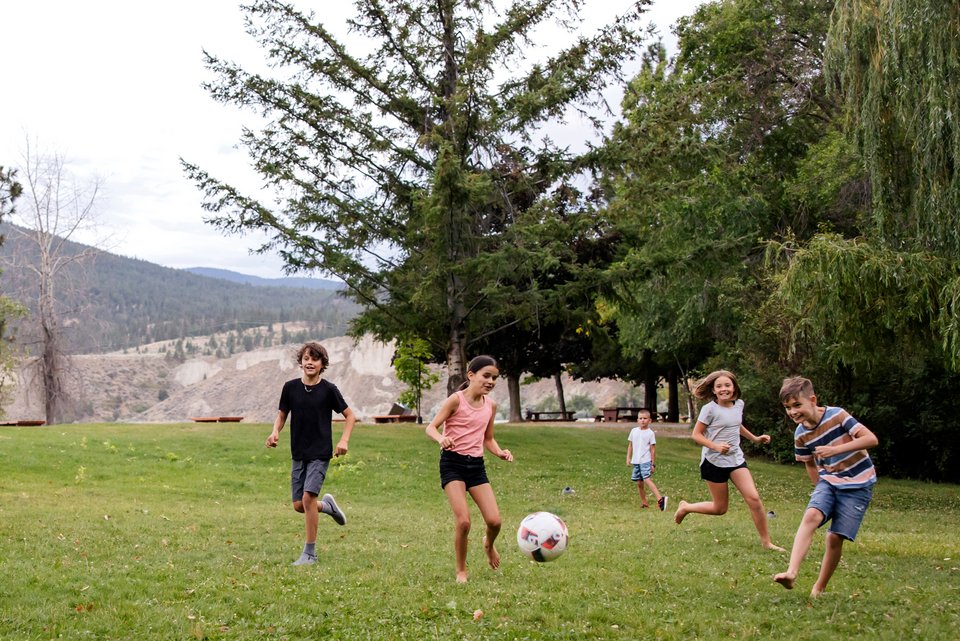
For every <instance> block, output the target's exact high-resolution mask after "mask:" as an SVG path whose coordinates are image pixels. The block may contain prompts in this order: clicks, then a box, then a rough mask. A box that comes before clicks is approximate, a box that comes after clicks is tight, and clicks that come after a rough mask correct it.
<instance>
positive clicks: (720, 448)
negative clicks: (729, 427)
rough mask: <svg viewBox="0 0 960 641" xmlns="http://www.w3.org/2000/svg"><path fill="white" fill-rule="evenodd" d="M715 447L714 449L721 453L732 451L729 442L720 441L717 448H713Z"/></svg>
mask: <svg viewBox="0 0 960 641" xmlns="http://www.w3.org/2000/svg"><path fill="white" fill-rule="evenodd" d="M713 449H714V450H715V451H717V452H719V453H720V454H726V453H727V452H729V451H730V444H729V443H720V444H719V445H717V446H716V447H715V448H713Z"/></svg>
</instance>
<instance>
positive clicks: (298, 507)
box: [293, 501, 303, 514]
mask: <svg viewBox="0 0 960 641" xmlns="http://www.w3.org/2000/svg"><path fill="white" fill-rule="evenodd" d="M293 509H294V510H295V511H297V512H299V513H300V514H303V501H294V502H293Z"/></svg>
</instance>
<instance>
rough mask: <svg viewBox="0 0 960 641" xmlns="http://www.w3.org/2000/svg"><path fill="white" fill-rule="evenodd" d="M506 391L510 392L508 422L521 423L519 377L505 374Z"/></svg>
mask: <svg viewBox="0 0 960 641" xmlns="http://www.w3.org/2000/svg"><path fill="white" fill-rule="evenodd" d="M507 392H509V394H510V422H511V423H522V422H523V415H522V414H521V412H520V378H519V377H517V376H511V375H510V374H507Z"/></svg>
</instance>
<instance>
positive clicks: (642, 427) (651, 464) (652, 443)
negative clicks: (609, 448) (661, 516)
mask: <svg viewBox="0 0 960 641" xmlns="http://www.w3.org/2000/svg"><path fill="white" fill-rule="evenodd" d="M650 420H651V417H650V411H649V410H645V409H642V410H640V411H639V412H638V413H637V426H636V427H635V428H633V429H632V430H630V435H629V436H627V466H632V467H633V474H632V475H631V476H630V480H631V481H636V482H637V490H639V492H640V504H641V505H642V506H643V507H650V504H649V503H647V493H646V492H645V491H644V487H643V486H644V485H646V486H647V487H648V488H650V491H651V492H653V496H654V497H655V498H656V499H657V507H659V508H660V511H661V512H663V511H664V510H666V509H667V497H666V496H661V494H660V490H658V489H657V486H656V484H655V483H654V482H653V478H652V476H653V472H654V469H655V468H656V467H657V437H656V435H655V434H654V433H653V430H652V429H650Z"/></svg>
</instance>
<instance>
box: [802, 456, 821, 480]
mask: <svg viewBox="0 0 960 641" xmlns="http://www.w3.org/2000/svg"><path fill="white" fill-rule="evenodd" d="M803 467H804V468H805V469H806V470H807V476H809V477H810V482H811V483H813V484H814V485H816V484H817V483H819V482H820V472H819V470H817V464H816V463H814V462H813V461H804V462H803Z"/></svg>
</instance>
